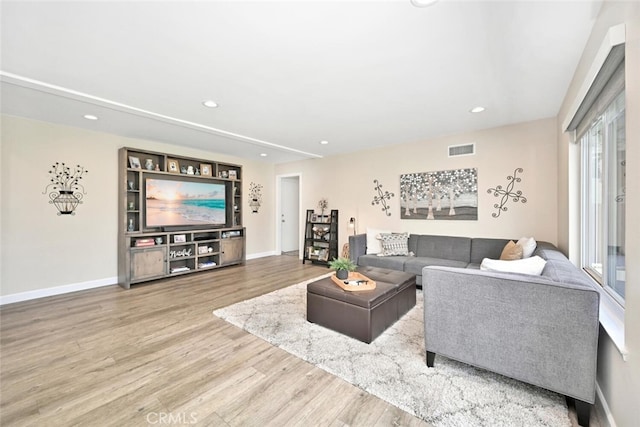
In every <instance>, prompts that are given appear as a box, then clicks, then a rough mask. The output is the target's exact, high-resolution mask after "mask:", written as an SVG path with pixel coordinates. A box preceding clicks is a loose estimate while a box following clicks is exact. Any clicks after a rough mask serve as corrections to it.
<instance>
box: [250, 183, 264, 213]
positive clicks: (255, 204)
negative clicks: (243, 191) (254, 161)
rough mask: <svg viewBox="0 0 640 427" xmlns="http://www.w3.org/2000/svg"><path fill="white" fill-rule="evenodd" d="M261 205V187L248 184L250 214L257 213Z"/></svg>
mask: <svg viewBox="0 0 640 427" xmlns="http://www.w3.org/2000/svg"><path fill="white" fill-rule="evenodd" d="M261 204H262V185H261V184H256V183H255V182H252V183H251V184H249V207H250V208H251V213H258V209H260V205H261Z"/></svg>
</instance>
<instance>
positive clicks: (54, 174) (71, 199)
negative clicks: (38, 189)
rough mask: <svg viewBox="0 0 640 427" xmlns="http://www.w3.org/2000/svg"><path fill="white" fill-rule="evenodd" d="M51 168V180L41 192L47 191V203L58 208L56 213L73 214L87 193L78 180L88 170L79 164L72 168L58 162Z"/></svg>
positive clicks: (45, 192)
mask: <svg viewBox="0 0 640 427" xmlns="http://www.w3.org/2000/svg"><path fill="white" fill-rule="evenodd" d="M51 168H52V169H51V170H50V171H49V175H51V182H50V183H49V185H47V186H46V187H45V189H44V191H43V192H42V194H47V192H49V199H50V200H49V203H50V204H52V205H54V206H55V207H56V209H58V215H75V210H76V208H77V207H78V205H80V204H82V198H83V197H84V195H85V194H87V192H86V191H85V189H84V186H83V185H82V184H80V180H81V179H82V175H84V174H85V173H89V171H88V170H86V169H85V168H84V167H83V166H80V165H76V166H75V168H73V169H72V168H70V167H69V166H67V165H65V164H64V163H59V162H56V163H55V164H53V165H51Z"/></svg>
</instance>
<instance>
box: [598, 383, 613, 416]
mask: <svg viewBox="0 0 640 427" xmlns="http://www.w3.org/2000/svg"><path fill="white" fill-rule="evenodd" d="M596 413H597V414H598V415H604V416H605V419H602V417H600V416H599V417H598V421H600V425H601V426H602V427H617V425H616V421H615V420H614V419H613V414H612V413H611V410H610V409H609V405H608V404H607V400H606V399H605V398H604V394H602V390H601V389H600V386H599V385H598V383H597V382H596Z"/></svg>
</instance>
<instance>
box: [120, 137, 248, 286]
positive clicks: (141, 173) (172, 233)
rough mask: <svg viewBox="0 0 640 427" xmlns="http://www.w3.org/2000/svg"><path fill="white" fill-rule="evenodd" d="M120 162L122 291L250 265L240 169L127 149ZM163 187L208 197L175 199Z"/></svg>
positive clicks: (229, 165) (189, 158)
mask: <svg viewBox="0 0 640 427" xmlns="http://www.w3.org/2000/svg"><path fill="white" fill-rule="evenodd" d="M118 165H119V168H118V169H119V170H118V177H119V179H118V181H119V185H118V284H119V285H120V286H121V287H123V288H125V289H129V288H130V287H131V285H132V284H135V283H141V282H146V281H149V280H155V279H160V278H163V277H170V276H177V275H180V274H189V273H194V272H198V271H203V270H209V269H212V268H219V267H225V266H228V265H234V264H241V263H244V261H245V259H246V250H245V246H246V245H245V229H244V228H243V227H242V166H240V165H235V164H230V163H221V162H215V161H211V160H206V159H196V158H191V157H184V156H175V155H172V154H167V153H159V152H153V151H147V150H139V149H135V148H128V147H124V148H121V149H120V150H119V153H118ZM162 184H166V185H168V186H169V189H168V190H167V189H165V188H164V187H162V189H164V191H165V193H169V192H171V191H173V190H178V189H181V188H184V187H187V186H188V187H189V189H190V191H191V192H193V190H192V188H196V189H198V188H202V190H201V191H203V192H204V191H207V192H208V193H206V194H205V193H203V194H201V195H197V194H195V195H194V194H189V196H188V197H189V198H178V199H176V197H175V194H165V193H162V191H160V190H159V189H158V187H159V186H160V185H162ZM154 190H155V191H159V193H158V194H162V195H163V197H159V196H156V195H155V194H151V192H152V191H154ZM222 192H224V199H222V198H221V196H220V195H219V194H220V193H222ZM148 193H149V194H148ZM210 194H211V196H210ZM212 194H216V195H217V196H216V197H215V198H214V197H213V196H212ZM205 196H207V197H206V198H205ZM178 200H180V201H178ZM222 200H224V202H222ZM223 209H224V213H222V210H223Z"/></svg>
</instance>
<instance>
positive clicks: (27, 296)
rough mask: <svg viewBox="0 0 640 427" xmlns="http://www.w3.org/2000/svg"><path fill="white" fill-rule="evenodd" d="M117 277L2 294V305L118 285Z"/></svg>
mask: <svg viewBox="0 0 640 427" xmlns="http://www.w3.org/2000/svg"><path fill="white" fill-rule="evenodd" d="M117 283H118V278H117V277H108V278H105V279H98V280H90V281H88V282H81V283H72V284H70V285H63V286H55V287H53V288H45V289H36V290H33V291H27V292H19V293H17V294H10V295H1V296H0V305H5V304H12V303H14V302H21V301H29V300H32V299H37V298H44V297H50V296H54V295H62V294H68V293H70V292H77V291H84V290H87V289H93V288H100V287H102V286H109V285H116V284H117Z"/></svg>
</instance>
